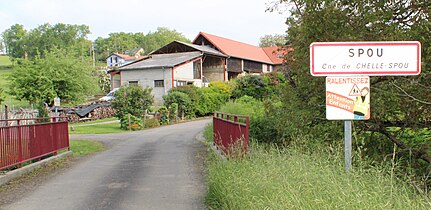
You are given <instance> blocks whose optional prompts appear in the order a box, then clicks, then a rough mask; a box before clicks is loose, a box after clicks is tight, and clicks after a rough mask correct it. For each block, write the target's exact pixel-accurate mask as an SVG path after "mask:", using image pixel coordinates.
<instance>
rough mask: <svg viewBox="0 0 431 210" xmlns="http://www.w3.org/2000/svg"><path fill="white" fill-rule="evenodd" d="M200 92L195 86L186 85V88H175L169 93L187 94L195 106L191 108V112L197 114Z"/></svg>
mask: <svg viewBox="0 0 431 210" xmlns="http://www.w3.org/2000/svg"><path fill="white" fill-rule="evenodd" d="M198 90H199V88H198V87H196V86H194V85H186V86H179V87H174V88H172V89H171V90H169V93H172V92H181V93H185V94H186V95H188V96H189V98H190V100H191V102H192V104H193V105H192V106H190V112H192V113H195V112H196V106H197V103H198V101H199V96H198V93H197V91H198Z"/></svg>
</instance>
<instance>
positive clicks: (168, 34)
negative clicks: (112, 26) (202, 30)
mask: <svg viewBox="0 0 431 210" xmlns="http://www.w3.org/2000/svg"><path fill="white" fill-rule="evenodd" d="M174 40H179V41H183V42H190V40H188V39H187V38H186V37H185V36H184V35H183V34H182V33H180V32H177V31H176V30H172V29H169V28H165V27H159V28H157V30H156V31H155V32H149V33H148V34H146V35H145V34H144V33H142V32H139V33H124V32H119V33H110V34H109V37H108V38H102V37H98V38H97V39H96V40H95V45H96V54H97V58H98V59H99V60H104V59H105V58H106V57H108V56H109V55H110V54H111V53H114V52H117V53H122V54H127V52H130V50H132V49H134V48H143V49H144V53H146V54H148V53H150V52H152V51H153V50H156V49H158V48H160V47H162V46H164V45H166V44H168V43H170V42H172V41H174Z"/></svg>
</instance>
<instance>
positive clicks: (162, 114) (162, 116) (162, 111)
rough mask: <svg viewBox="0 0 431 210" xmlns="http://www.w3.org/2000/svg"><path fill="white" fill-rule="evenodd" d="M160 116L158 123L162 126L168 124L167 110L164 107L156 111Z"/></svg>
mask: <svg viewBox="0 0 431 210" xmlns="http://www.w3.org/2000/svg"><path fill="white" fill-rule="evenodd" d="M157 112H158V113H159V115H160V119H159V122H160V124H162V125H168V124H169V110H168V108H167V107H166V106H161V107H160V108H159V110H158V111H157Z"/></svg>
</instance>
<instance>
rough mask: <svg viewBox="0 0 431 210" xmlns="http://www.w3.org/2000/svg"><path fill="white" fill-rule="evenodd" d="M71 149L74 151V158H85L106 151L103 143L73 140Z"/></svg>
mask: <svg viewBox="0 0 431 210" xmlns="http://www.w3.org/2000/svg"><path fill="white" fill-rule="evenodd" d="M70 149H71V150H72V151H73V156H75V157H77V156H85V155H90V154H93V153H96V152H99V151H103V150H105V149H106V148H105V146H104V145H103V144H102V143H101V142H97V141H88V140H73V141H70Z"/></svg>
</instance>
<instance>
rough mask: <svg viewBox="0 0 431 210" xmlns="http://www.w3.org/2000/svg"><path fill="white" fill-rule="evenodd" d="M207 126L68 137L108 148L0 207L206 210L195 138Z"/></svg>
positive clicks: (199, 150) (202, 154) (200, 150)
mask: <svg viewBox="0 0 431 210" xmlns="http://www.w3.org/2000/svg"><path fill="white" fill-rule="evenodd" d="M209 122H210V121H209V120H200V121H193V122H188V123H181V124H176V125H171V126H165V127H160V128H155V129H149V130H144V131H137V132H130V133H120V134H110V135H108V134H103V135H76V136H71V139H94V140H100V141H104V142H105V143H107V145H108V146H109V147H110V149H109V150H107V151H104V152H102V153H99V154H97V155H94V156H92V157H90V158H88V159H86V160H84V161H83V162H81V163H79V164H77V165H74V166H73V167H72V168H71V169H68V170H66V171H65V172H64V173H62V174H59V175H58V176H55V177H54V178H53V179H52V180H49V181H47V182H46V183H43V184H42V185H41V186H40V187H38V188H37V189H36V190H35V191H33V192H29V193H28V194H27V196H26V197H24V198H22V199H21V200H19V201H17V202H16V203H13V204H11V205H9V206H4V207H0V209H11V210H14V209H25V210H28V209H37V210H39V209H56V210H57V209H205V205H204V196H205V192H206V187H205V186H206V185H205V182H204V178H203V171H204V169H203V161H204V157H205V151H206V147H205V145H204V144H203V143H202V142H199V141H197V140H196V139H195V136H196V135H197V134H198V133H199V132H200V131H202V129H203V127H204V126H205V125H206V124H207V123H209Z"/></svg>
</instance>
